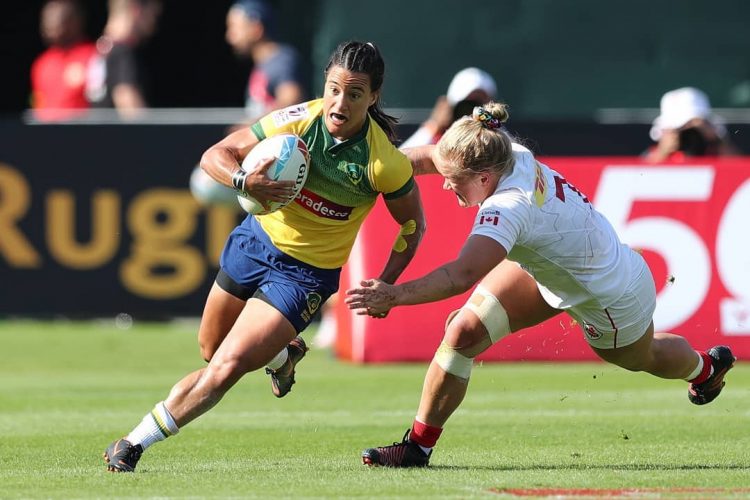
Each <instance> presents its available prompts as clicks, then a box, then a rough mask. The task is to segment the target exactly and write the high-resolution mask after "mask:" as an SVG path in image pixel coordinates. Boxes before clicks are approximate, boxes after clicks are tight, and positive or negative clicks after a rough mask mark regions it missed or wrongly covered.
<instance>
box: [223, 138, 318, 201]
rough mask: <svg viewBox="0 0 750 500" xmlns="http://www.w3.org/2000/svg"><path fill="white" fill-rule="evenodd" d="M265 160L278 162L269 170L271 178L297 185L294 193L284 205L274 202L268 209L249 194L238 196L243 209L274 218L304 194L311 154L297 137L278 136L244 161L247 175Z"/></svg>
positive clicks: (262, 143) (254, 151)
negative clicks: (275, 214)
mask: <svg viewBox="0 0 750 500" xmlns="http://www.w3.org/2000/svg"><path fill="white" fill-rule="evenodd" d="M265 158H276V161H275V162H274V163H273V164H271V167H270V168H269V169H268V172H267V176H268V178H269V179H273V180H275V181H294V182H295V184H294V193H293V194H292V196H290V197H289V199H287V200H285V201H283V202H276V201H272V202H269V203H267V204H266V206H265V207H264V206H263V204H262V203H260V202H259V201H258V200H256V199H255V198H253V197H252V196H250V195H249V194H247V193H240V194H239V195H237V199H238V200H239V202H240V205H241V206H242V208H243V209H244V210H245V211H246V212H249V213H251V214H255V215H264V214H270V213H271V212H275V211H276V210H279V209H280V208H283V207H285V206H287V205H288V204H289V203H291V201H292V200H294V198H295V197H296V196H297V195H298V194H299V192H300V191H302V187H303V186H304V185H305V181H306V180H307V174H308V172H309V170H310V153H308V151H307V145H306V144H305V141H303V140H302V139H300V138H299V137H298V136H296V135H294V134H279V135H274V136H271V137H267V138H265V139H263V140H262V141H260V142H259V143H258V144H256V145H255V147H254V148H253V149H251V150H250V153H248V155H247V156H246V157H245V159H244V160H243V161H242V169H243V170H244V171H245V172H249V173H250V172H254V171H255V170H256V168H258V164H259V163H260V161H261V160H263V159H265Z"/></svg>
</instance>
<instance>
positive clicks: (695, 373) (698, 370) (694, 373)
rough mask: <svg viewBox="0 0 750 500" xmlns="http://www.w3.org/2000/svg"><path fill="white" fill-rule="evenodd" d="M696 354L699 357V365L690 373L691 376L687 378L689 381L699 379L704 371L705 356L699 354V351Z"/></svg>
mask: <svg viewBox="0 0 750 500" xmlns="http://www.w3.org/2000/svg"><path fill="white" fill-rule="evenodd" d="M695 354H696V355H697V356H698V365H697V366H696V367H695V370H693V371H692V372H690V375H688V376H687V378H686V379H685V380H687V381H690V380H693V379H694V378H695V377H697V376H698V375H700V374H701V372H702V371H703V356H701V355H700V354H698V352H697V351H696V353H695Z"/></svg>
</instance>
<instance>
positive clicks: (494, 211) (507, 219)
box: [471, 189, 532, 253]
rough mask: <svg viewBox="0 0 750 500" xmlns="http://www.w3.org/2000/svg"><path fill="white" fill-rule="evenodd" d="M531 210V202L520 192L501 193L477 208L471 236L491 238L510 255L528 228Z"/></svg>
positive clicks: (512, 190) (511, 190)
mask: <svg viewBox="0 0 750 500" xmlns="http://www.w3.org/2000/svg"><path fill="white" fill-rule="evenodd" d="M531 210H532V207H531V202H530V201H529V200H528V198H526V196H524V194H523V193H522V192H521V191H518V190H515V189H510V190H508V191H501V192H500V193H497V194H494V195H492V196H491V197H490V198H488V199H487V200H485V202H484V203H483V204H482V206H481V207H480V208H479V211H478V212H477V216H476V218H475V219H474V226H473V227H472V229H471V234H478V235H481V236H487V237H489V238H492V239H493V240H495V241H497V242H498V243H500V244H501V245H502V246H503V248H505V251H506V252H508V253H510V250H511V249H512V248H513V246H514V245H515V244H516V242H517V241H518V239H519V238H520V237H521V236H522V235H523V234H524V233H525V232H526V231H527V230H528V227H529V226H530V222H531Z"/></svg>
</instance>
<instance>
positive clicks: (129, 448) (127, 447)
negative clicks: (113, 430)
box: [103, 438, 143, 472]
mask: <svg viewBox="0 0 750 500" xmlns="http://www.w3.org/2000/svg"><path fill="white" fill-rule="evenodd" d="M142 454H143V447H142V446H141V445H139V444H136V445H133V444H132V443H131V442H130V441H128V440H127V439H125V438H123V439H118V440H117V441H115V442H113V443H112V444H110V445H109V446H108V447H107V449H106V450H104V454H103V457H104V461H105V462H107V470H108V471H110V472H133V471H134V470H135V466H136V464H137V463H138V460H140V458H141V455H142Z"/></svg>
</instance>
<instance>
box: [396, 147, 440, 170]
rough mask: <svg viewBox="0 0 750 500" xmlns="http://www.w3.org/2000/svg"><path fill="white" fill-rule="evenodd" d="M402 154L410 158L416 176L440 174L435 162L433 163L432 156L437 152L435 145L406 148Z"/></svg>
mask: <svg viewBox="0 0 750 500" xmlns="http://www.w3.org/2000/svg"><path fill="white" fill-rule="evenodd" d="M401 152H402V153H404V154H405V155H406V157H407V158H409V161H410V162H411V165H412V168H413V169H414V175H424V174H437V173H438V171H437V169H436V168H435V162H433V161H432V155H433V154H435V152H436V149H435V145H434V144H429V145H426V146H417V147H413V148H404V149H402V150H401Z"/></svg>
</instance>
